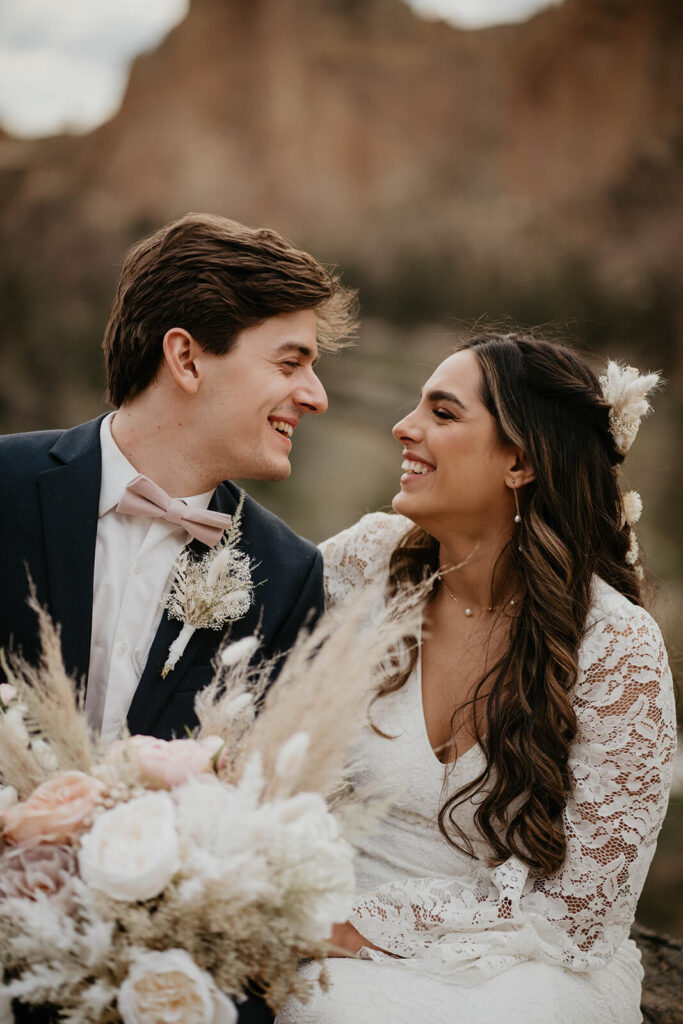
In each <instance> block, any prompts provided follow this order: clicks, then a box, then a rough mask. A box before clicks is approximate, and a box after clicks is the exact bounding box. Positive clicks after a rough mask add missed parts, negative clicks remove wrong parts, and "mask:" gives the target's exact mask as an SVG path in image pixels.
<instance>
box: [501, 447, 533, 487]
mask: <svg viewBox="0 0 683 1024" xmlns="http://www.w3.org/2000/svg"><path fill="white" fill-rule="evenodd" d="M512 454H513V457H512V459H511V464H510V467H509V469H508V471H507V473H506V474H505V483H506V484H507V486H508V487H523V486H524V484H530V483H531V482H532V480H535V479H536V474H535V473H534V470H533V467H532V465H531V463H530V462H529V458H528V456H527V454H526V452H523V451H522V449H521V448H515V449H514V451H513V453H512Z"/></svg>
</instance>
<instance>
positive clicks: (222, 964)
mask: <svg viewBox="0 0 683 1024" xmlns="http://www.w3.org/2000/svg"><path fill="white" fill-rule="evenodd" d="M34 607H35V611H36V614H37V615H38V618H39V623H40V632H41V639H42V646H43V656H42V661H41V663H40V665H39V666H37V667H31V666H29V665H28V664H26V663H25V662H23V661H22V660H21V659H19V658H17V657H10V658H6V659H4V660H5V669H6V672H7V676H8V679H9V684H4V685H3V686H2V688H1V689H0V784H1V785H0V828H1V831H0V834H1V837H2V839H1V841H0V849H1V852H0V966H1V968H2V971H3V972H4V975H3V979H2V980H3V985H4V987H3V990H2V996H0V999H4V1001H5V1013H6V1014H7V1019H8V1020H11V1014H10V1011H9V1006H10V1004H11V1000H12V999H18V1000H20V1001H22V1002H25V1003H30V1004H37V1005H40V1004H51V1005H53V1006H55V1007H57V1008H58V1009H59V1011H60V1012H61V1019H63V1020H66V1021H69V1022H71V1024H109V1022H120V1021H122V1022H123V1024H161V1022H166V1021H169V1020H172V1021H177V1022H178V1024H180V1022H182V1024H230V1022H232V1021H234V1020H236V1018H237V1010H236V1003H239V1000H240V998H243V996H244V993H245V992H246V991H248V988H249V985H250V984H251V983H252V982H254V981H256V982H258V984H259V985H260V986H262V988H263V991H264V992H265V998H266V1000H267V1002H268V1003H269V1005H270V1006H271V1007H272V1008H273V1009H274V1010H275V1011H277V1009H278V1008H279V1007H280V1006H281V1005H282V1003H283V1001H284V1000H285V999H286V998H287V997H288V996H289V995H290V994H296V995H298V996H299V998H303V999H305V998H306V996H307V994H310V987H309V983H307V982H304V981H303V980H302V979H301V977H300V976H299V975H298V974H297V965H298V962H299V961H300V959H301V958H304V957H314V958H322V957H323V956H324V955H325V953H326V951H327V950H328V949H329V947H328V946H327V945H326V942H325V939H326V937H327V936H328V935H329V934H330V932H331V928H332V924H333V923H334V922H337V921H343V920H345V919H346V916H347V914H348V911H349V909H350V907H351V905H352V902H353V896H354V872H353V848H352V846H351V844H350V842H349V839H350V838H352V836H353V834H354V831H355V830H357V829H358V828H362V827H365V826H366V825H367V821H368V819H369V818H370V817H372V813H373V805H374V804H376V799H375V797H374V796H373V795H372V794H368V793H364V792H361V791H360V790H359V789H358V787H355V786H354V785H353V784H352V781H351V779H352V774H351V773H352V771H353V766H352V763H351V762H350V761H349V749H350V746H351V744H352V741H353V739H354V736H355V735H356V733H357V730H358V728H359V726H360V725H361V724H362V722H363V720H364V714H363V709H364V708H365V706H366V704H365V702H364V698H365V697H366V695H367V694H369V692H370V691H371V689H372V685H373V681H374V677H375V675H376V673H377V672H378V671H379V667H378V666H379V665H380V664H381V662H382V659H383V658H385V657H386V656H387V655H388V653H389V652H390V650H391V649H392V647H393V645H394V644H395V642H396V641H397V640H398V639H399V638H400V636H401V635H404V634H405V632H406V623H405V615H404V616H403V621H402V622H401V618H400V616H399V617H398V618H395V619H394V620H392V619H391V618H390V617H388V618H387V619H386V620H385V621H384V623H383V624H381V625H380V628H375V629H373V630H368V631H365V632H363V631H362V630H361V631H360V632H359V624H360V622H361V621H362V616H363V614H364V613H363V608H362V606H359V607H357V608H356V609H355V611H354V612H353V615H352V616H351V617H349V618H347V619H346V621H343V622H338V621H335V620H333V619H331V618H329V617H328V618H326V619H325V620H324V621H323V623H322V624H321V625H320V626H319V627H317V628H316V630H315V631H314V632H313V633H311V634H310V635H308V636H303V637H302V638H300V640H299V642H298V643H297V645H296V647H295V648H294V650H293V652H292V653H291V654H290V656H289V657H288V659H287V661H286V662H285V664H284V666H283V668H282V671H281V673H280V675H279V678H278V681H277V682H276V683H275V684H274V685H273V686H272V687H271V689H270V690H269V691H268V693H267V695H266V696H265V698H264V692H265V691H266V689H267V685H268V678H269V673H270V670H271V669H272V665H265V666H262V667H260V668H253V666H252V665H251V659H252V655H253V654H254V650H255V647H256V645H257V641H256V639H254V638H249V639H246V640H241V641H238V642H236V643H234V644H232V645H230V646H227V647H225V648H224V649H223V651H222V654H221V657H220V661H219V665H218V668H217V671H216V675H215V678H214V681H213V683H212V684H211V686H210V687H208V688H207V689H206V690H204V691H203V692H202V693H201V694H200V695H199V697H198V700H197V707H196V710H197V714H198V718H199V722H200V726H199V729H198V730H197V732H196V734H195V735H194V736H192V737H188V738H186V739H178V740H173V741H170V742H165V741H162V740H156V739H153V738H151V737H145V736H134V737H125V738H123V739H122V740H119V741H117V742H115V743H114V744H112V745H110V746H108V747H105V746H102V745H101V744H100V743H99V742H98V741H97V740H95V739H94V738H93V736H92V735H91V734H90V732H89V730H88V727H87V724H86V721H85V718H84V716H83V713H82V708H81V707H80V706H79V701H78V698H77V696H76V691H75V688H74V686H73V684H72V682H71V680H70V679H69V678H68V677H67V676H66V674H65V671H64V668H63V664H62V660H61V654H60V646H59V638H58V635H57V633H56V632H55V630H54V628H53V626H52V624H51V623H50V621H49V619H48V617H47V616H46V614H45V613H44V612H43V611H42V610H41V609H40V608H39V607H38V606H37V605H35V604H34ZM261 705H262V707H261ZM257 708H259V713H258V715H257V714H256V711H257ZM321 980H322V981H324V978H323V979H321ZM0 1019H3V1020H4V1019H5V1017H3V1006H2V1005H0Z"/></svg>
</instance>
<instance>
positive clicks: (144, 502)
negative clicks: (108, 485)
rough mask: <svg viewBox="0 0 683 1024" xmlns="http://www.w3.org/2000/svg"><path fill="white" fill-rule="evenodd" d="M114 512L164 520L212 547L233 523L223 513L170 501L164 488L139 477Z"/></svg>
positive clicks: (126, 490)
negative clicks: (180, 527)
mask: <svg viewBox="0 0 683 1024" xmlns="http://www.w3.org/2000/svg"><path fill="white" fill-rule="evenodd" d="M116 511H117V512H122V513H123V515H125V516H149V517H150V518H151V519H166V520H167V521H168V522H169V523H175V524H176V525H177V526H182V527H183V529H184V530H187V532H188V533H189V534H191V536H192V537H195V538H196V539H197V540H200V541H201V542H202V544H208V546H209V547H214V546H215V545H216V544H218V541H219V540H220V539H221V537H222V536H223V531H224V530H227V529H228V527H229V526H230V523H231V522H232V518H231V516H229V515H227V513H225V512H210V511H209V509H206V508H193V507H192V506H191V505H188V504H187V502H186V501H184V500H183V499H182V498H171V497H170V496H169V495H168V494H167V493H166V491H165V490H163V488H161V487H158V486H157V484H155V483H153V482H152V480H150V479H149V477H146V476H144V475H143V474H142V473H140V474H139V475H138V476H136V477H135V479H134V480H131V482H130V483H129V484H128V486H127V487H126V489H125V491H124V492H123V497H122V498H121V501H120V502H119V503H118V505H117V506H116Z"/></svg>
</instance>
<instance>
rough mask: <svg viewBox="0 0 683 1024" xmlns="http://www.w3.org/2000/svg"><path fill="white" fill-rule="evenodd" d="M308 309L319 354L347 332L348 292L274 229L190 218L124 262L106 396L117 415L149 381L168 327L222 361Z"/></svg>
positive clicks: (352, 305) (351, 300)
mask: <svg viewBox="0 0 683 1024" xmlns="http://www.w3.org/2000/svg"><path fill="white" fill-rule="evenodd" d="M306 309H312V310H314V311H315V313H316V317H317V321H318V343H319V345H320V348H321V349H322V350H323V351H331V350H334V349H336V348H338V347H339V346H340V345H341V344H343V341H344V339H345V338H347V337H348V336H349V335H350V334H351V333H352V332H353V330H354V328H355V322H356V312H357V303H356V296H355V292H353V291H351V290H349V289H348V288H345V287H344V286H343V285H342V284H341V282H340V280H339V278H338V276H337V275H336V274H334V273H332V272H330V271H329V270H327V269H326V268H325V267H323V266H322V265H321V264H320V263H318V261H317V260H316V259H314V258H313V256H311V255H309V253H307V252H303V251H302V250H300V249H296V248H294V246H292V245H290V243H289V242H287V241H286V240H285V239H284V238H282V237H281V236H280V235H278V234H277V233H276V232H275V231H268V230H266V229H259V228H248V227H245V226H244V225H243V224H238V223H237V221H233V220H227V219H226V218H224V217H216V216H212V215H210V214H194V213H191V214H188V215H187V216H186V217H183V218H182V219H181V220H178V221H174V222H173V223H172V224H167V225H166V227H163V228H161V230H159V231H157V232H156V233H155V234H153V235H151V236H150V237H149V238H145V239H143V240H142V241H141V242H138V243H137V244H136V245H134V246H133V247H132V248H131V249H130V250H129V251H128V253H127V254H126V256H125V258H124V261H123V267H122V270H121V275H120V277H119V282H118V285H117V288H116V294H115V296H114V301H113V302H112V306H111V311H110V314H109V322H108V323H107V328H106V331H105V335H104V342H103V349H104V355H105V365H106V371H107V398H108V399H109V401H110V402H111V403H112V405H114V406H116V407H119V406H120V405H123V403H124V402H126V401H128V400H130V399H131V398H133V397H134V396H135V395H137V394H139V393H140V392H141V391H143V390H144V389H145V388H146V387H147V386H148V385H149V384H151V383H152V381H153V380H154V378H155V376H156V374H157V371H158V369H159V366H160V364H161V361H162V358H163V348H162V343H163V339H164V335H165V334H166V332H167V331H169V330H171V329H172V328H173V327H182V328H184V329H185V330H186V331H188V332H189V333H190V334H191V335H192V336H193V338H194V339H195V340H196V341H197V342H199V344H200V345H201V346H202V348H204V349H206V350H208V351H210V352H214V353H216V354H217V355H223V354H224V353H226V352H228V351H229V350H230V348H231V347H232V346H233V344H234V342H235V339H236V337H237V335H238V334H239V333H240V331H243V330H244V329H245V328H247V327H254V326H256V325H257V324H259V323H261V322H262V321H263V320H267V319H268V318H269V317H272V316H277V315H278V314H279V313H295V312H299V311H300V310H306Z"/></svg>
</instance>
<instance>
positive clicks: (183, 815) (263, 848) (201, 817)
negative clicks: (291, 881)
mask: <svg viewBox="0 0 683 1024" xmlns="http://www.w3.org/2000/svg"><path fill="white" fill-rule="evenodd" d="M173 799H174V801H175V804H176V818H177V823H178V833H179V836H180V853H181V860H182V865H183V866H182V869H181V875H182V877H183V881H182V883H181V889H180V893H181V896H182V897H183V898H188V893H189V894H193V893H194V891H195V887H196V883H197V881H199V880H201V882H202V884H204V883H206V882H211V881H214V882H215V881H218V882H220V890H221V893H222V894H223V896H224V897H225V898H230V899H232V900H234V901H243V902H245V903H247V902H250V901H252V900H256V899H263V898H267V897H270V896H271V893H272V882H271V879H270V872H269V869H268V849H269V847H270V841H271V836H270V833H268V834H267V835H261V834H260V832H258V830H257V832H256V833H255V832H254V829H253V826H254V824H260V811H259V810H258V809H257V807H256V804H255V796H254V794H253V793H252V792H250V791H244V792H243V791H242V790H241V789H240V788H239V787H235V786H227V785H224V784H223V783H220V782H218V781H217V780H216V779H211V778H203V777H202V778H201V779H200V778H195V779H189V780H188V782H187V783H186V784H185V785H183V786H178V787H177V788H176V789H175V790H174V791H173ZM190 879H191V880H193V884H192V885H188V884H187V882H188V880H190Z"/></svg>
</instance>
